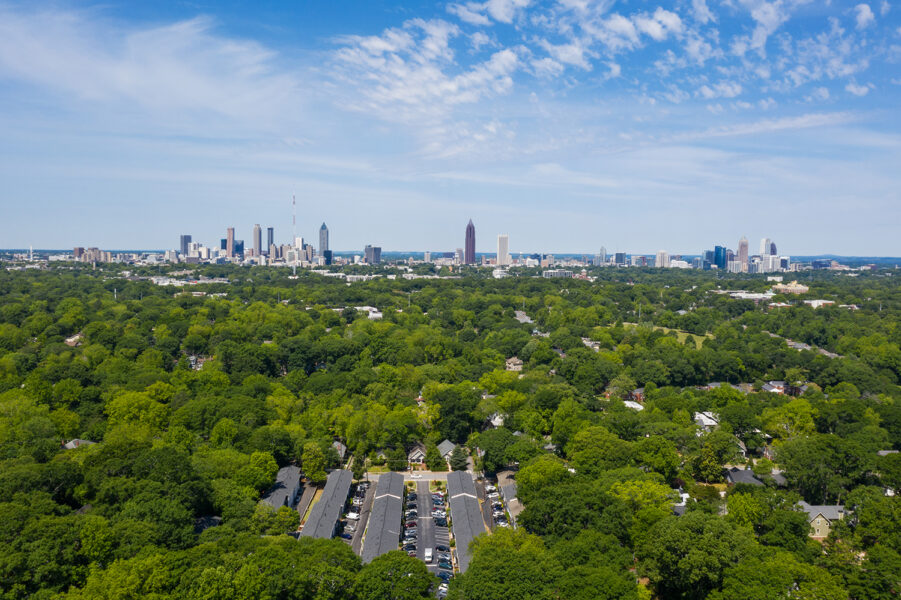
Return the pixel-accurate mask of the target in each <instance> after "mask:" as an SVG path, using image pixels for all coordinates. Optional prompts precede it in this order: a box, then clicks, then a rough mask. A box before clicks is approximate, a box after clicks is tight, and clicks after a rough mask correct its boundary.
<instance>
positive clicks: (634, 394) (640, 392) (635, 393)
mask: <svg viewBox="0 0 901 600" xmlns="http://www.w3.org/2000/svg"><path fill="white" fill-rule="evenodd" d="M629 400H634V401H636V402H644V388H643V387H640V388H635V389H634V390H632V391H631V392H629Z"/></svg>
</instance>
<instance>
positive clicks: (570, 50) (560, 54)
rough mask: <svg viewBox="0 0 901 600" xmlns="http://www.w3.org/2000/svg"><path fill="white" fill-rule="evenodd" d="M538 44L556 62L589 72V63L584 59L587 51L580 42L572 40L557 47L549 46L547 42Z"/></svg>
mask: <svg viewBox="0 0 901 600" xmlns="http://www.w3.org/2000/svg"><path fill="white" fill-rule="evenodd" d="M539 44H540V45H541V47H542V48H544V49H545V51H547V53H548V54H550V55H551V56H552V57H553V58H554V59H556V60H557V62H561V63H564V64H567V65H573V66H576V67H581V68H582V69H585V70H586V71H590V70H591V63H589V62H588V59H587V58H586V55H587V54H589V51H588V49H587V48H586V47H585V45H584V44H583V43H582V42H581V41H580V40H573V41H572V42H570V43H569V44H559V45H555V44H551V43H550V42H548V41H547V40H541V41H540V42H539Z"/></svg>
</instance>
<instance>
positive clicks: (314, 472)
mask: <svg viewBox="0 0 901 600" xmlns="http://www.w3.org/2000/svg"><path fill="white" fill-rule="evenodd" d="M300 462H301V464H302V465H303V472H304V474H305V475H306V476H307V479H309V480H310V481H312V482H313V483H322V482H323V481H325V479H326V474H325V454H324V453H323V452H322V448H320V447H319V444H317V443H316V442H307V443H306V444H304V446H303V453H302V454H301V457H300Z"/></svg>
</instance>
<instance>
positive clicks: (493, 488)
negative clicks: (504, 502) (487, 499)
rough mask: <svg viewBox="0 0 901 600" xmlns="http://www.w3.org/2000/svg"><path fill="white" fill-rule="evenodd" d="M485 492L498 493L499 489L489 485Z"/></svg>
mask: <svg viewBox="0 0 901 600" xmlns="http://www.w3.org/2000/svg"><path fill="white" fill-rule="evenodd" d="M485 491H486V492H496V491H497V488H496V487H494V486H493V485H491V484H490V483H489V484H488V485H486V486H485Z"/></svg>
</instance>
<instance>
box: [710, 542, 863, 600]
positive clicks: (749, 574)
mask: <svg viewBox="0 0 901 600" xmlns="http://www.w3.org/2000/svg"><path fill="white" fill-rule="evenodd" d="M786 590H789V592H788V593H789V597H791V598H811V599H813V598H817V599H823V600H847V598H848V592H847V591H846V590H845V589H843V588H842V585H841V580H840V579H839V578H838V577H835V576H834V575H832V574H831V573H829V572H828V571H826V570H825V569H820V568H818V567H814V566H812V565H808V564H804V563H802V562H799V561H798V559H797V558H796V557H795V555H793V554H792V553H790V552H784V551H783V552H778V553H776V554H771V555H769V556H767V557H765V558H764V557H758V556H748V557H746V558H744V559H742V560H741V561H740V562H739V563H738V564H737V565H735V566H734V567H731V568H730V569H728V570H727V571H726V576H725V577H724V580H723V588H722V590H715V591H713V592H712V593H711V594H710V596H709V598H710V599H711V600H746V599H747V598H755V599H756V598H760V599H761V600H781V599H782V598H786Z"/></svg>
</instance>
